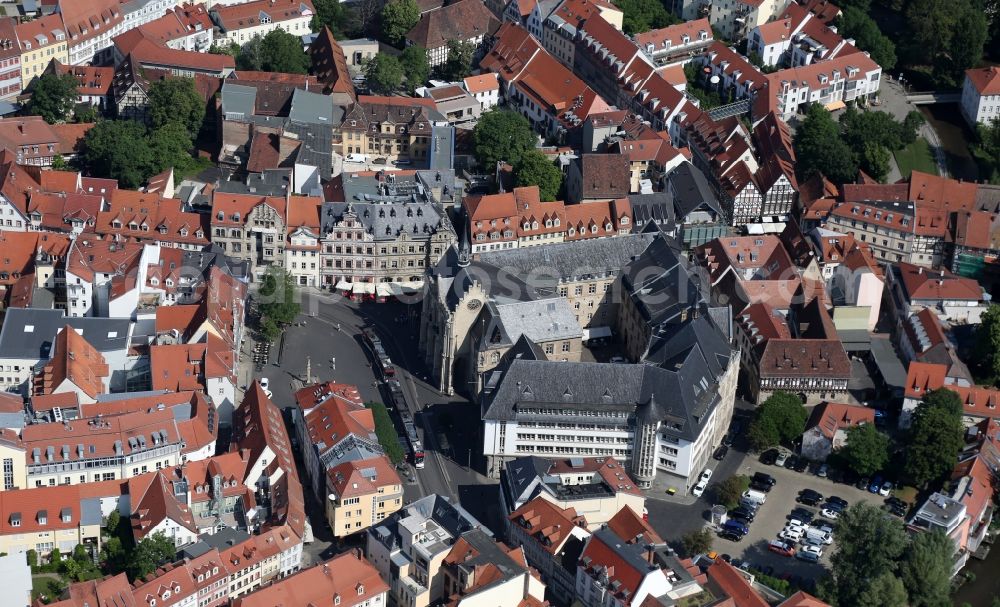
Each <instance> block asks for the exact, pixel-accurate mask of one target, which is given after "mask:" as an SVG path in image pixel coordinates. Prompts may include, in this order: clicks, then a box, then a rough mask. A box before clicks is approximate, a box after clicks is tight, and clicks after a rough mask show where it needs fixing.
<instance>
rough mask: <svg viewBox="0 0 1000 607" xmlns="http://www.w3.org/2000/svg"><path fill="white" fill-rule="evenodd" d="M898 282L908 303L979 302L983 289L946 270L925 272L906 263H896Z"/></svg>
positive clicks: (971, 281)
mask: <svg viewBox="0 0 1000 607" xmlns="http://www.w3.org/2000/svg"><path fill="white" fill-rule="evenodd" d="M896 269H897V270H898V272H899V277H900V280H901V281H902V283H903V287H904V288H905V290H906V295H907V296H908V297H909V298H910V301H914V300H923V301H940V300H965V301H981V300H982V299H983V289H982V287H981V286H980V285H979V283H978V282H976V281H975V280H974V279H972V278H962V277H960V276H956V275H954V274H952V273H951V272H949V271H948V270H944V269H942V270H927V269H925V268H922V267H920V266H916V265H913V264H911V263H906V262H903V261H901V262H898V263H896Z"/></svg>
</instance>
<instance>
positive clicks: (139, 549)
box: [126, 531, 177, 581]
mask: <svg viewBox="0 0 1000 607" xmlns="http://www.w3.org/2000/svg"><path fill="white" fill-rule="evenodd" d="M176 556H177V549H176V547H175V546H174V543H173V541H171V540H170V538H168V537H167V536H166V535H164V534H163V532H160V531H158V532H156V533H154V534H153V535H148V536H146V537H145V538H144V539H143V540H142V541H140V542H139V543H138V544H136V546H135V550H133V551H132V554H131V556H130V558H129V563H128V569H127V570H126V573H128V577H129V579H130V580H133V581H135V580H137V579H139V578H143V577H145V576H147V575H149V574H150V573H152V572H153V571H155V570H156V568H157V567H159V566H160V565H163V564H164V563H168V562H170V561H172V560H174V558H175V557H176Z"/></svg>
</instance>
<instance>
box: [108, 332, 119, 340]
mask: <svg viewBox="0 0 1000 607" xmlns="http://www.w3.org/2000/svg"><path fill="white" fill-rule="evenodd" d="M116 337H118V331H108V339H115V338H116Z"/></svg>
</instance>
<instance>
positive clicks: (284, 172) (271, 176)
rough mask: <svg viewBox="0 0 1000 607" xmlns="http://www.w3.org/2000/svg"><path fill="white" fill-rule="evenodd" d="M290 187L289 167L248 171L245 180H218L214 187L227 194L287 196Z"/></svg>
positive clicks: (290, 171) (290, 172)
mask: <svg viewBox="0 0 1000 607" xmlns="http://www.w3.org/2000/svg"><path fill="white" fill-rule="evenodd" d="M291 187H292V170H291V169H267V170H266V171H264V172H262V173H250V174H249V175H247V178H246V181H245V182H243V181H238V180H234V179H231V180H224V181H223V180H220V181H219V183H217V184H216V187H215V189H216V190H218V191H219V192H225V193H227V194H258V195H260V196H287V195H288V191H289V190H290V189H291Z"/></svg>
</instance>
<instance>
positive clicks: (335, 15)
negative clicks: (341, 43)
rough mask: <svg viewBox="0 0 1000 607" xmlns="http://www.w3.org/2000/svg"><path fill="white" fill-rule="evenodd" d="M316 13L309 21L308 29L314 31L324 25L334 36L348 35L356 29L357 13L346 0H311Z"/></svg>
mask: <svg viewBox="0 0 1000 607" xmlns="http://www.w3.org/2000/svg"><path fill="white" fill-rule="evenodd" d="M313 7H315V9H316V14H315V15H313V18H312V21H310V22H309V29H311V30H312V31H314V32H318V31H320V30H322V29H323V28H324V27H328V28H330V33H332V34H333V37H334V38H343V37H345V36H350V35H351V34H353V33H354V32H356V31H357V30H358V25H359V24H358V22H357V15H356V14H355V13H354V11H352V10H351V9H350V8H349V7H348V5H347V3H346V2H341V1H340V0H313Z"/></svg>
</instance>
